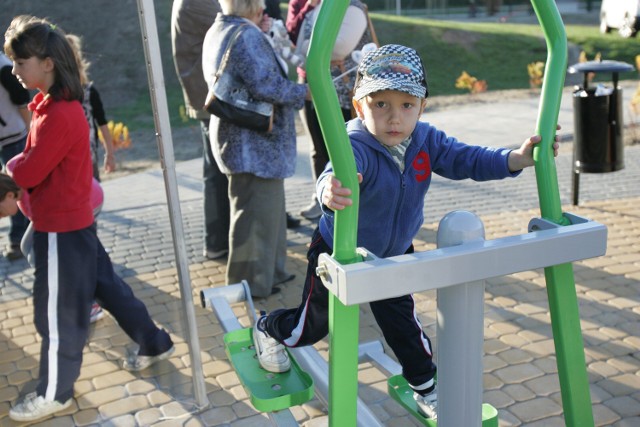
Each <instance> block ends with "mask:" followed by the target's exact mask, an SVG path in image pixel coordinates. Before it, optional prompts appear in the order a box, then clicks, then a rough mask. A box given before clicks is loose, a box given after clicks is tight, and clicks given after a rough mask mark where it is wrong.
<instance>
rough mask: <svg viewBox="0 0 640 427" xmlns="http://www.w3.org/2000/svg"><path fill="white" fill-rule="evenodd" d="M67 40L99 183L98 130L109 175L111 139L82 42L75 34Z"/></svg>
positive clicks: (113, 162)
mask: <svg viewBox="0 0 640 427" xmlns="http://www.w3.org/2000/svg"><path fill="white" fill-rule="evenodd" d="M67 40H68V41H69V44H71V47H72V48H73V53H74V54H75V55H76V61H77V62H78V70H79V72H80V84H81V85H82V88H83V90H84V96H83V98H82V108H83V109H84V115H85V117H86V118H87V122H88V123H89V144H90V146H91V163H92V165H93V177H94V178H95V179H97V180H98V181H100V167H99V166H98V157H99V156H98V145H99V142H100V138H99V136H98V129H99V130H100V132H101V133H102V146H103V147H104V165H103V168H104V171H105V173H111V172H113V171H114V170H116V157H115V149H114V147H113V137H112V135H111V132H109V126H107V123H108V122H107V117H106V115H105V112H104V106H103V105H102V99H100V93H99V92H98V89H96V87H95V85H94V84H93V82H92V81H91V80H89V74H88V70H89V67H90V66H91V63H90V62H89V61H87V60H86V59H85V56H84V53H83V52H82V40H81V39H80V37H78V36H76V35H75V34H67Z"/></svg>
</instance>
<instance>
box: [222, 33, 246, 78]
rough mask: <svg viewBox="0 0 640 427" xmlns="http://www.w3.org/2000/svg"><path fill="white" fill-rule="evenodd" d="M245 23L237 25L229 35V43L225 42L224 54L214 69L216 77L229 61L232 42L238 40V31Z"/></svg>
mask: <svg viewBox="0 0 640 427" xmlns="http://www.w3.org/2000/svg"><path fill="white" fill-rule="evenodd" d="M247 25H248V24H240V25H238V28H236V29H235V31H234V32H233V34H232V35H231V38H230V40H229V44H227V48H226V49H225V51H224V54H223V55H222V60H221V61H220V65H218V71H216V79H217V78H219V77H220V75H221V74H222V71H224V68H225V67H226V66H227V62H228V61H229V55H230V54H231V47H233V44H234V43H235V42H236V40H238V37H240V34H241V33H240V31H241V30H242V27H245V26H247Z"/></svg>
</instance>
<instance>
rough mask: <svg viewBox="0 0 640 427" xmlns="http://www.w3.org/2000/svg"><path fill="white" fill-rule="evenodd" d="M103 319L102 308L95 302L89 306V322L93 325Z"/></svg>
mask: <svg viewBox="0 0 640 427" xmlns="http://www.w3.org/2000/svg"><path fill="white" fill-rule="evenodd" d="M103 317H104V311H103V310H102V307H100V305H99V304H98V303H97V302H94V303H93V305H92V306H91V315H90V317H89V322H91V323H94V322H97V321H98V320H100V319H102V318H103Z"/></svg>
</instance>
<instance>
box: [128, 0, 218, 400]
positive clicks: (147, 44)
mask: <svg viewBox="0 0 640 427" xmlns="http://www.w3.org/2000/svg"><path fill="white" fill-rule="evenodd" d="M138 13H139V15H140V29H141V31H142V44H143V46H144V54H145V60H146V63H147V75H148V77H149V92H150V94H151V104H152V106H153V120H154V122H155V127H156V140H157V143H158V151H159V153H160V165H161V167H162V172H163V175H164V185H165V191H166V193H167V201H168V205H169V220H170V222H171V233H172V237H173V248H174V251H175V256H176V265H177V270H178V282H179V284H180V296H181V298H180V300H181V302H182V311H181V312H180V314H181V320H182V325H183V329H184V332H185V336H184V340H185V341H186V342H187V344H188V346H189V356H190V359H191V373H192V377H193V378H192V379H193V388H194V393H195V398H196V404H197V406H198V409H204V408H206V407H207V406H209V399H208V398H207V393H206V389H205V383H204V373H203V371H202V359H201V358H200V340H199V338H198V328H197V323H196V314H195V308H194V304H193V296H192V292H191V279H190V277H189V264H188V263H187V249H186V246H185V244H184V230H183V228H182V214H181V212H180V199H179V198H178V180H177V178H176V167H175V158H174V156H173V142H172V140H171V125H170V124H169V108H168V107H167V95H166V92H165V88H164V76H163V73H162V56H161V54H160V43H159V41H158V29H157V26H156V16H155V10H154V8H153V0H138ZM163 137H166V140H165V139H163Z"/></svg>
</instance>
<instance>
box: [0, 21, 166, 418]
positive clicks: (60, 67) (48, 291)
mask: <svg viewBox="0 0 640 427" xmlns="http://www.w3.org/2000/svg"><path fill="white" fill-rule="evenodd" d="M4 50H5V52H6V53H7V56H8V57H9V58H11V60H12V61H13V73H14V75H15V76H17V77H18V80H19V81H20V83H21V84H22V86H23V87H25V88H26V89H30V90H38V93H37V94H36V95H35V97H34V98H33V101H31V103H30V104H29V110H30V111H31V112H32V120H31V129H30V131H29V134H28V136H27V143H26V146H25V149H24V152H23V156H22V158H20V159H18V160H17V161H16V162H15V165H14V166H13V170H12V174H13V175H12V177H13V180H14V181H15V183H16V184H17V185H18V186H19V187H20V188H22V189H23V191H28V192H29V199H30V207H31V219H32V223H33V227H34V230H35V231H34V234H33V250H34V259H35V264H36V265H35V268H34V271H35V278H34V283H33V311H34V324H35V327H36V330H37V331H38V334H39V335H40V336H41V338H42V341H41V344H40V359H39V360H40V365H39V372H38V379H37V385H36V389H35V391H33V392H31V393H28V394H27V395H26V396H25V397H24V398H23V399H21V400H20V402H19V403H17V404H15V405H14V406H13V407H12V408H11V409H10V410H9V417H10V418H11V419H12V420H14V421H20V422H23V421H37V420H40V419H42V418H44V417H47V416H49V415H51V414H54V413H56V412H59V411H62V410H64V409H66V408H68V407H69V406H71V404H72V401H73V388H74V384H75V382H76V380H77V379H78V376H79V375H80V367H81V365H82V357H83V349H84V345H85V343H86V341H87V338H88V335H89V315H90V312H91V305H92V303H93V301H94V300H97V301H99V302H100V305H101V306H102V307H104V308H105V309H106V310H107V311H109V312H110V313H111V314H112V315H113V316H114V318H115V319H116V321H117V322H118V325H119V326H120V327H121V328H122V329H123V330H124V331H125V332H126V333H127V335H128V336H129V337H130V338H131V339H132V340H133V341H134V342H136V343H137V344H138V346H139V349H138V351H137V352H136V354H135V355H133V356H131V357H128V358H126V359H125V360H124V361H123V367H124V368H125V369H127V370H129V371H139V370H142V369H145V368H147V367H149V366H151V365H153V364H155V363H157V362H159V361H161V360H164V359H167V358H169V357H170V356H171V354H172V353H173V351H174V350H175V347H174V345H173V342H172V340H171V337H170V336H169V334H168V333H167V332H166V331H165V330H164V329H160V328H158V327H157V326H156V325H155V323H154V322H153V320H152V319H151V317H150V316H149V312H148V311H147V309H146V307H145V305H144V304H143V303H142V301H140V300H138V299H137V298H136V297H135V296H134V294H133V292H132V290H131V288H130V287H129V286H128V285H127V284H126V283H125V282H124V281H123V280H122V279H121V278H120V277H118V276H117V275H116V274H115V272H114V270H113V265H112V264H111V260H110V259H109V255H108V254H107V252H106V251H105V250H104V247H103V246H102V244H101V243H100V240H99V239H98V236H97V233H96V227H95V223H94V221H95V219H94V216H93V209H92V207H91V200H90V196H91V186H92V182H93V177H92V164H91V153H90V147H89V124H88V123H87V120H86V118H85V115H84V111H83V109H82V105H81V103H80V101H81V100H82V98H83V88H82V85H81V84H80V73H79V70H78V64H77V61H76V57H75V54H74V52H73V48H72V47H71V45H70V44H69V41H68V40H67V38H66V36H65V34H64V32H63V31H62V30H61V29H59V28H58V27H57V25H54V24H52V23H51V22H49V21H47V20H45V19H40V18H36V17H33V16H27V15H21V16H18V17H15V18H14V19H13V20H12V21H11V24H10V25H9V28H8V29H7V31H6V33H5V42H4ZM14 193H15V191H14Z"/></svg>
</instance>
